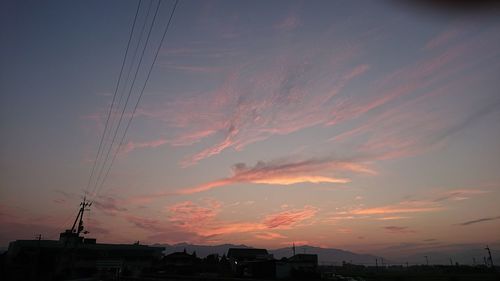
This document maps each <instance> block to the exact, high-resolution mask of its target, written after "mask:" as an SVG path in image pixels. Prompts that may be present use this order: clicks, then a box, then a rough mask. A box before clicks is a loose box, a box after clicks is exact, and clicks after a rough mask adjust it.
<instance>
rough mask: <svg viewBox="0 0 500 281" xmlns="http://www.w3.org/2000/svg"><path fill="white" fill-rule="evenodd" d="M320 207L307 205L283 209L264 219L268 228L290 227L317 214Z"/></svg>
mask: <svg viewBox="0 0 500 281" xmlns="http://www.w3.org/2000/svg"><path fill="white" fill-rule="evenodd" d="M317 212H318V209H317V208H315V207H312V206H305V207H304V209H299V210H289V211H283V212H280V213H277V214H272V215H269V216H267V217H266V218H265V219H264V224H265V225H266V226H267V227H268V228H271V229H273V228H278V229H279V228H290V227H292V226H294V225H296V224H298V223H300V222H302V221H304V220H307V219H310V218H312V217H314V216H315V215H316V213H317Z"/></svg>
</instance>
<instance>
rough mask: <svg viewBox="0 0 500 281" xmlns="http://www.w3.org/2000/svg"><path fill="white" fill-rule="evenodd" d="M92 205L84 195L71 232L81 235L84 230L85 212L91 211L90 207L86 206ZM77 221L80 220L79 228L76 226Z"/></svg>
mask: <svg viewBox="0 0 500 281" xmlns="http://www.w3.org/2000/svg"><path fill="white" fill-rule="evenodd" d="M90 206H92V202H88V201H87V198H86V197H83V201H82V202H81V203H80V210H79V211H78V215H76V218H75V221H74V222H73V226H72V227H71V233H76V234H77V235H80V233H81V232H82V231H83V213H84V212H85V211H89V209H86V208H87V207H90ZM76 222H78V228H76Z"/></svg>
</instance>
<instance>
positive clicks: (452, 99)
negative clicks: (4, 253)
mask: <svg viewBox="0 0 500 281" xmlns="http://www.w3.org/2000/svg"><path fill="white" fill-rule="evenodd" d="M156 3H157V2H156V1H155V2H148V1H146V0H143V1H142V2H141V5H140V6H139V10H138V13H137V15H138V16H137V20H136V26H135V31H134V32H135V33H133V37H132V40H131V45H130V46H131V47H130V51H129V53H128V60H127V62H126V64H125V68H124V72H123V77H122V81H121V82H122V83H121V84H119V87H118V95H120V94H123V98H122V99H120V102H121V104H118V105H116V106H115V109H116V111H115V112H114V113H113V114H111V118H110V121H109V122H110V123H109V124H110V125H109V126H108V127H109V128H108V129H110V128H111V130H110V133H108V134H107V135H106V138H105V141H104V143H103V151H105V152H106V151H107V150H106V149H107V148H108V147H109V146H110V144H111V140H112V135H113V130H114V128H115V127H114V126H117V124H118V120H119V117H120V106H123V104H124V103H125V101H126V99H125V98H126V96H127V93H128V90H127V89H128V88H127V87H130V85H131V81H132V77H134V71H135V69H134V68H133V67H132V66H133V65H134V63H136V64H137V62H138V61H139V54H140V53H141V49H140V48H139V49H138V50H139V51H137V52H134V50H135V49H134V48H135V47H136V46H139V47H140V46H141V42H144V40H145V38H146V35H147V34H146V33H144V34H143V36H142V37H141V38H142V41H139V38H140V31H141V28H142V26H143V25H144V23H146V24H145V25H144V26H145V27H146V30H147V26H148V25H147V22H146V21H145V19H146V15H147V12H148V10H149V12H150V13H149V17H147V18H148V19H150V20H151V19H152V17H153V14H154V11H155V8H156ZM173 3H174V2H172V1H163V2H162V3H161V5H160V6H159V10H158V15H157V19H156V20H157V22H156V24H155V25H154V26H153V27H154V28H153V30H152V32H151V36H150V41H149V43H150V45H148V47H147V48H146V49H145V55H144V59H143V61H142V63H143V66H141V68H139V71H138V76H137V81H136V82H135V83H136V84H134V88H132V91H131V96H130V101H129V102H128V107H127V108H125V111H124V115H123V121H122V123H121V127H119V128H118V131H117V132H118V136H121V134H122V132H124V127H125V125H126V124H127V122H128V120H129V118H130V117H131V116H132V111H133V108H134V105H135V103H136V102H137V99H138V97H139V94H140V88H141V87H142V85H143V83H144V82H145V79H146V73H147V68H148V67H149V65H151V63H152V61H153V58H154V51H155V48H157V46H158V45H159V42H160V39H161V35H162V32H163V28H164V27H165V25H166V23H167V20H168V17H169V15H170V13H171V11H172V8H173ZM137 7H138V2H137V1H79V2H77V1H69V2H68V1H2V2H1V4H0V35H1V42H2V43H1V44H0V70H1V71H0V95H1V102H0V135H1V138H0V156H1V158H0V246H6V245H7V244H8V242H9V241H12V240H15V239H31V238H33V237H34V235H36V234H38V233H41V234H42V236H43V237H44V238H46V239H56V238H57V237H58V233H59V232H61V231H63V230H64V229H66V228H68V227H71V224H72V220H73V219H74V216H75V215H76V212H77V208H78V204H79V202H80V201H81V199H82V197H83V195H84V194H85V192H87V194H88V197H90V198H91V200H93V201H94V203H93V205H92V206H91V208H90V209H91V211H90V212H88V216H87V217H86V219H85V221H86V227H87V229H88V230H89V231H90V234H89V235H88V236H90V237H97V238H98V241H101V242H120V243H132V242H134V241H137V240H140V241H141V242H143V243H178V242H189V243H196V244H223V243H237V244H246V245H250V246H255V247H268V248H278V247H284V246H290V245H291V243H292V242H295V244H297V245H303V244H308V245H314V246H322V247H335V248H341V249H346V250H352V251H358V252H369V253H374V254H379V253H382V254H384V253H389V254H390V252H391V249H398V251H399V252H400V253H408V254H409V253H412V252H414V251H417V250H418V249H423V248H430V247H445V246H453V245H455V246H456V247H460V245H470V244H478V245H483V244H487V243H489V244H494V243H500V204H499V202H500V32H499V31H500V17H495V16H489V15H488V13H487V12H484V13H483V12H481V13H479V12H478V13H462V12H458V11H455V12H446V11H432V12H431V11H428V10H426V9H427V8H423V7H414V6H411V5H401V4H397V3H395V1H394V2H393V1H347V0H346V1H190V0H181V1H180V2H179V4H178V6H177V8H176V11H175V14H174V16H173V19H172V23H171V26H170V29H169V30H168V33H167V35H166V38H165V40H164V42H163V45H162V47H161V49H160V52H159V55H158V58H157V60H156V63H155V64H154V68H153V70H152V73H151V77H150V79H149V81H148V83H147V84H146V88H145V91H144V95H143V96H142V98H141V100H140V102H139V104H138V107H137V110H136V112H135V115H134V117H133V121H132V123H131V125H130V128H129V130H128V132H127V134H126V136H125V138H124V142H123V143H122V145H121V146H120V148H119V151H118V152H117V153H116V155H117V156H116V159H115V161H114V162H113V165H112V168H111V169H110V172H109V174H108V176H107V177H106V178H105V181H104V183H103V184H102V186H101V185H100V184H99V183H95V182H96V181H97V179H96V178H97V175H98V174H99V171H100V168H101V164H100V163H102V162H103V161H101V162H97V165H96V168H95V169H96V172H95V173H94V175H93V178H90V175H91V171H92V167H93V163H94V161H95V159H96V154H97V152H98V146H99V140H100V137H101V135H102V134H103V131H104V128H105V124H106V118H107V114H108V110H109V108H110V105H111V103H112V98H113V95H114V92H115V87H116V85H117V80H118V77H119V74H120V67H121V65H122V61H123V58H124V54H125V49H126V46H127V42H128V39H129V35H130V31H131V27H132V24H133V21H134V15H135V13H136V9H137ZM137 43H139V45H137ZM134 54H136V55H137V56H136V57H135V59H133V56H132V55H134ZM132 60H133V61H132ZM127 73H128V74H127ZM117 99H118V98H117ZM118 143H119V137H117V141H116V142H115V145H114V146H112V147H111V148H112V149H111V150H110V157H109V158H110V160H111V159H112V157H113V155H114V151H115V150H114V149H117V144H118ZM103 156H105V154H104V155H103ZM100 159H101V160H102V159H103V157H101V158H100ZM109 163H110V162H108V164H109ZM108 164H103V166H102V167H104V168H103V169H102V171H103V172H101V173H102V176H103V177H104V176H105V174H106V167H107V166H106V165H108ZM89 178H90V184H89Z"/></svg>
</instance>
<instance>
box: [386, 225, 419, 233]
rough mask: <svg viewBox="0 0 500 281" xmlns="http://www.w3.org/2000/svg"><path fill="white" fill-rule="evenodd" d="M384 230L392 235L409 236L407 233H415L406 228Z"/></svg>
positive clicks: (390, 227) (387, 227) (389, 227)
mask: <svg viewBox="0 0 500 281" xmlns="http://www.w3.org/2000/svg"><path fill="white" fill-rule="evenodd" d="M384 229H385V230H386V231H387V232H389V233H392V234H407V233H415V231H414V230H411V229H410V228H408V227H406V226H386V227H384Z"/></svg>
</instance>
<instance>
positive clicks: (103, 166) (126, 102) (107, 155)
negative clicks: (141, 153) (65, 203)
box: [92, 0, 161, 194]
mask: <svg viewBox="0 0 500 281" xmlns="http://www.w3.org/2000/svg"><path fill="white" fill-rule="evenodd" d="M160 4H161V1H160V0H158V4H157V5H156V10H155V14H154V16H153V20H152V21H151V25H150V26H149V31H148V35H147V37H146V42H145V43H144V48H143V49H142V52H141V56H140V58H139V63H138V65H137V69H136V71H135V74H134V78H133V79H132V84H131V86H130V90H129V92H128V94H127V99H126V100H125V105H124V106H123V110H122V112H121V113H120V118H119V120H118V125H117V126H116V129H115V131H114V134H113V138H112V140H111V144H110V146H109V149H108V151H107V152H106V156H105V158H104V162H103V163H102V165H101V168H100V170H99V174H98V176H97V180H96V184H95V186H94V190H93V192H92V194H95V193H96V191H97V189H98V187H99V181H100V180H101V176H102V172H103V171H104V169H105V167H106V163H107V162H108V160H109V154H110V152H111V150H113V145H114V143H115V140H116V136H117V135H118V131H119V129H120V125H121V122H122V120H123V116H124V115H125V110H126V109H127V105H128V102H129V100H130V96H131V94H132V90H133V88H134V85H135V81H136V80H137V75H138V74H139V70H140V68H141V64H142V60H143V58H144V54H145V52H146V49H147V46H148V43H149V39H150V37H151V32H152V30H153V26H154V24H155V22H156V17H157V15H158V10H159V8H160ZM146 20H147V19H146ZM119 148H120V147H118V149H117V151H118V150H119Z"/></svg>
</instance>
